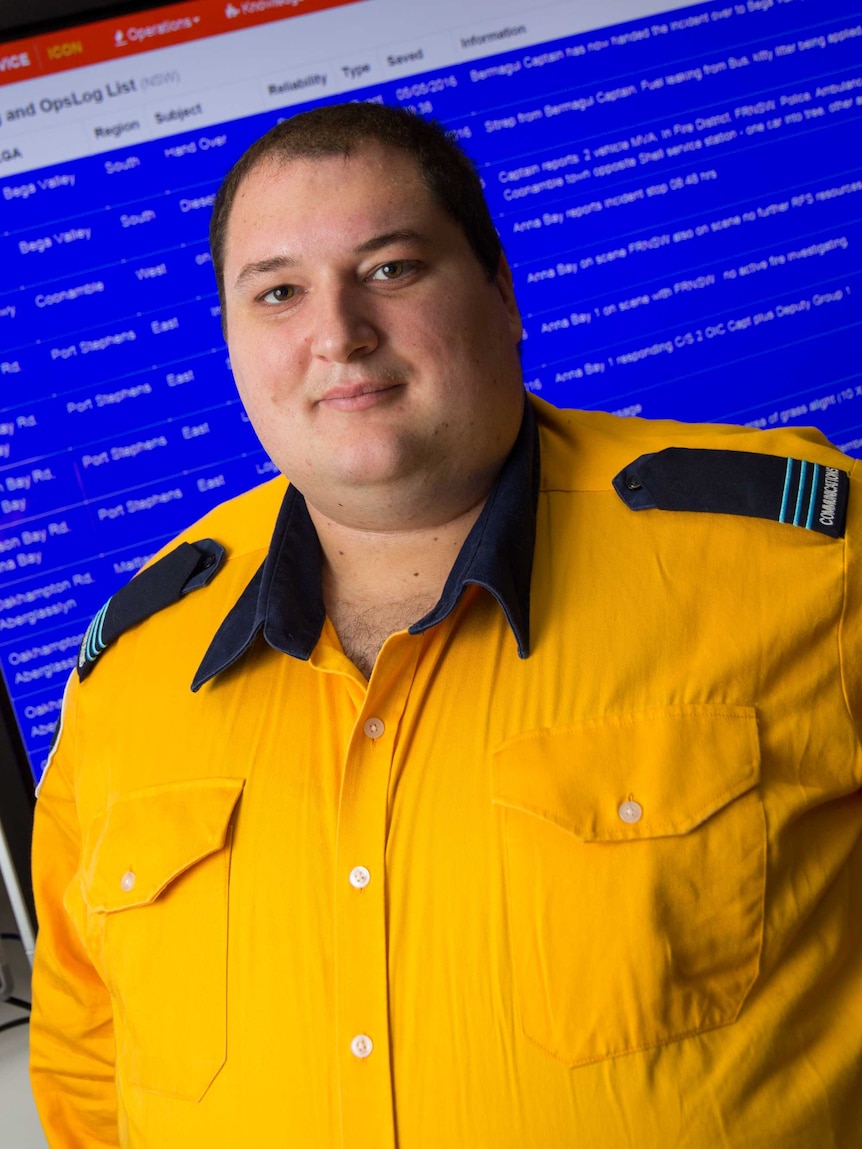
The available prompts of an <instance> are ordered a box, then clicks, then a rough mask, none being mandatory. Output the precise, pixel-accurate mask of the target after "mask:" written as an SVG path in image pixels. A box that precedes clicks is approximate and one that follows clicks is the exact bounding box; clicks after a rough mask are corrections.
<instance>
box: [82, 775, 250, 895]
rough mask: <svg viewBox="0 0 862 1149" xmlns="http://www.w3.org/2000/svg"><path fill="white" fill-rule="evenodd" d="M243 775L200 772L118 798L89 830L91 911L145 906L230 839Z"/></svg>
mask: <svg viewBox="0 0 862 1149" xmlns="http://www.w3.org/2000/svg"><path fill="white" fill-rule="evenodd" d="M244 784H245V781H244V779H242V778H201V779H198V780H196V781H194V782H177V783H168V784H166V785H163V786H151V787H148V788H147V789H146V790H136V791H134V792H132V793H129V794H123V795H122V796H121V797H119V798H117V799H115V800H114V801H113V802H112V803H111V805H110V806H109V807H108V809H107V810H106V811H105V813H104V814H103V815H101V817H99V818H97V819H96V820H95V822H94V823H93V824H92V826H91V828H90V832H89V833H88V835H87V843H86V846H85V849H84V859H85V862H84V869H83V872H82V875H81V884H82V889H83V894H84V900H85V901H86V903H87V905H88V906H89V907H90V909H91V910H97V911H102V912H104V913H111V912H112V911H115V910H124V909H130V908H132V907H133V906H144V905H147V904H148V903H150V902H152V901H154V900H155V899H156V898H157V897H158V896H159V894H160V893H161V892H162V890H164V888H165V887H166V886H167V885H168V884H169V883H170V882H172V881H173V880H174V878H176V877H178V876H179V875H180V874H181V873H183V871H184V870H187V869H188V868H189V867H190V866H193V865H195V863H196V862H199V861H201V859H203V858H205V857H207V856H208V855H209V854H212V853H215V852H216V851H217V850H220V849H221V848H222V846H223V845H224V843H225V838H226V836H227V831H228V826H229V824H230V819H231V815H232V813H233V810H234V807H235V806H236V803H237V799H238V798H239V796H240V793H241V792H242V788H243V786H244Z"/></svg>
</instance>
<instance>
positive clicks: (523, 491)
mask: <svg viewBox="0 0 862 1149" xmlns="http://www.w3.org/2000/svg"><path fill="white" fill-rule="evenodd" d="M538 496H539V435H538V430H537V427H536V419H535V415H534V414H533V410H532V407H531V406H530V404H529V403H525V404H524V418H523V421H522V423H521V429H520V431H519V432H518V438H517V439H516V440H515V445H514V446H513V447H512V450H511V451H510V452H509V455H508V457H507V459H506V462H505V463H504V464H503V468H502V470H501V471H500V474H499V477H498V478H497V482H496V484H495V486H494V489H493V490H492V491H491V494H490V495H489V496H488V500H487V502H486V503H485V506H484V507H483V508H482V512H481V514H480V515H479V518H478V519H477V520H476V522H475V523H474V525H473V528H472V530H471V531H470V533H469V535H468V536H467V538H466V539H465V540H464V545H463V546H462V547H461V550H460V552H459V554H458V558H457V559H456V560H455V565H454V566H453V567H452V570H451V571H450V572H449V577H448V578H447V580H446V585H445V586H444V587H443V593H442V594H441V596H440V599H439V601H438V602H437V605H436V606H435V607H434V608H433V610H431V611H429V612H428V614H426V615H425V616H424V617H423V618H420V619H419V620H418V622H414V623H413V625H412V626H410V627H409V628H408V630H409V633H410V634H421V633H422V632H423V631H425V630H428V629H429V627H432V626H435V625H436V624H437V623H438V622H442V621H443V619H444V618H446V617H447V616H448V615H449V614H451V612H452V611H453V610H454V609H455V606H456V604H457V602H458V600H459V599H460V597H461V595H462V593H463V591H464V588H465V587H466V586H467V585H468V584H471V583H472V584H475V585H477V586H481V587H484V588H485V589H486V590H487V591H489V592H490V593H491V594H492V595H493V596H494V598H495V599H496V600H497V602H498V603H499V604H500V607H501V609H502V610H503V613H504V614H505V616H506V620H507V622H508V623H509V626H510V627H511V629H512V633H513V635H514V637H515V640H516V642H517V644H518V655H519V656H520V657H521V658H526V657H527V656H528V654H529V651H530V576H531V574H532V570H533V548H534V545H535V540H536V504H537V502H538ZM320 566H321V552H320V543H319V541H318V538H317V532H316V531H315V529H314V524H313V523H312V521H311V517H310V515H309V513H308V508H307V507H306V505H305V499H304V498H303V497H302V495H301V494H300V492H299V491H298V490H297V489H296V488H295V487H292V486H291V487H288V488H287V492H286V493H285V496H284V501H283V502H282V504H281V510H280V512H279V515H278V519H277V520H276V524H275V530H274V532H273V536H272V542H271V543H270V547H269V552H268V554H267V556H266V559H265V560H264V562H263V565H262V566H261V567H260V569H259V570H258V572H257V574H255V576H254V578H253V579H252V580H251V582H250V583H249V584H248V586H247V587H246V589H245V590H244V591H243V593H242V595H241V596H240V598H239V600H238V601H237V603H236V605H235V606H234V607H233V608H232V609H231V611H230V613H229V614H228V616H227V618H225V620H224V622H223V623H222V624H221V626H220V627H219V629H218V631H217V632H216V635H215V637H214V638H213V640H212V642H211V643H210V646H209V649H208V650H207V652H206V654H205V655H204V658H203V661H202V662H201V664H200V666H199V667H198V671H197V674H196V675H195V678H194V681H193V683H192V690H198V689H200V687H201V686H203V684H204V683H205V682H208V681H209V680H210V679H211V678H214V677H215V676H216V675H217V674H220V673H221V671H223V670H226V669H227V668H228V667H229V666H231V665H232V664H233V663H234V662H236V660H237V659H238V658H240V657H241V656H242V655H243V654H244V653H245V652H246V651H247V650H248V649H249V647H250V646H251V645H252V643H253V642H254V640H255V638H256V637H257V635H258V634H259V633H261V632H262V633H263V637H264V639H265V640H266V642H268V643H269V645H270V646H271V647H273V649H274V650H280V651H282V652H283V653H284V654H289V655H291V656H292V657H293V658H300V659H308V658H310V657H311V652H312V651H313V650H314V648H315V646H316V645H317V642H318V639H319V638H320V632H321V630H322V629H323V623H324V619H325V617H326V611H325V608H324V605H323V595H322V591H321V580H320Z"/></svg>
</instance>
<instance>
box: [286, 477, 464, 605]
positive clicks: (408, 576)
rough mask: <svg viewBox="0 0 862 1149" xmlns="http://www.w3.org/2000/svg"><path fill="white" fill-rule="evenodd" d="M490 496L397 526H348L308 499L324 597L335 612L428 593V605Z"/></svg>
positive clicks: (415, 598)
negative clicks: (429, 520) (438, 518)
mask: <svg viewBox="0 0 862 1149" xmlns="http://www.w3.org/2000/svg"><path fill="white" fill-rule="evenodd" d="M486 498H487V495H485V496H483V497H482V498H481V499H480V500H479V501H478V502H475V503H474V504H473V505H472V506H470V507H469V508H468V509H467V510H466V511H462V512H461V513H459V514H457V515H455V516H454V517H452V518H450V519H448V520H447V521H445V522H442V523H435V524H433V525H426V526H418V527H408V528H404V529H398V530H383V529H368V528H365V527H356V526H352V525H348V524H345V523H342V522H338V521H336V520H335V519H332V518H330V517H329V516H327V515H324V514H322V513H321V512H320V511H318V510H317V509H315V508H314V507H313V506H311V505H310V504H309V505H308V511H309V514H310V516H311V519H312V521H313V523H314V526H315V529H316V530H317V535H318V538H319V539H320V546H321V550H322V552H323V570H322V575H323V598H324V602H325V604H326V607H327V610H328V611H330V613H332V608H333V606H334V604H336V603H342V604H344V603H351V604H353V605H354V606H356V607H359V608H361V607H363V606H373V605H376V604H382V603H386V602H393V603H399V602H402V603H407V602H409V601H418V600H422V601H425V600H427V599H429V597H430V600H431V601H430V603H429V609H430V607H431V606H433V605H434V603H435V602H436V601H437V599H438V598H439V597H440V594H441V592H442V590H443V586H444V584H445V582H446V579H447V577H448V575H449V572H450V570H451V569H452V566H453V564H454V562H455V559H456V558H457V557H458V552H459V551H460V549H461V547H462V545H463V543H464V540H465V539H466V537H467V535H468V534H469V533H470V529H471V528H472V526H473V524H474V523H475V522H476V519H477V518H478V517H479V514H480V512H481V510H482V507H483V506H484V504H485V499H486ZM423 613H424V612H423ZM417 617H419V615H417ZM414 621H415V620H414Z"/></svg>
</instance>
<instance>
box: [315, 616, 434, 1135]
mask: <svg viewBox="0 0 862 1149" xmlns="http://www.w3.org/2000/svg"><path fill="white" fill-rule="evenodd" d="M421 645H422V640H421V639H420V638H413V637H410V636H408V635H405V634H399V635H394V636H393V637H391V638H390V639H389V640H388V641H387V643H386V644H385V645H384V647H383V650H382V651H381V653H380V655H379V657H378V660H377V665H376V666H375V670H374V674H373V676H372V678H371V681H370V683H369V685H368V689H367V691H366V695H365V699H364V702H363V705H362V707H361V709H360V711H359V714H358V716H357V719H356V723H355V725H354V729H353V733H352V736H351V740H350V745H349V747H348V751H347V757H346V760H345V763H344V770H343V774H342V784H341V794H340V800H339V809H338V832H337V842H336V891H335V955H336V1042H337V1047H338V1048H337V1064H338V1075H339V1094H340V1100H341V1128H342V1145H343V1146H344V1149H396V1146H397V1135H396V1129H395V1103H394V1097H393V1092H392V1071H391V1057H390V1048H389V1034H390V1028H389V984H388V980H389V979H388V956H387V944H386V933H387V930H386V870H385V866H386V835H387V828H388V821H389V816H388V815H389V811H388V804H389V781H390V775H391V771H392V763H393V755H394V753H395V748H396V745H397V735H398V732H399V730H400V728H401V725H402V720H403V718H404V711H405V707H406V705H407V700H408V697H409V694H410V689H411V685H412V681H413V677H414V673H415V669H416V661H417V658H418V654H419V649H420V647H421Z"/></svg>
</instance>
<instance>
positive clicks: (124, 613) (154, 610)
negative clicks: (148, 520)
mask: <svg viewBox="0 0 862 1149" xmlns="http://www.w3.org/2000/svg"><path fill="white" fill-rule="evenodd" d="M285 489H286V482H285V480H284V479H274V480H272V481H270V482H268V483H265V484H263V485H262V486H261V487H256V488H254V489H253V490H251V491H248V492H246V493H244V494H242V495H239V496H238V497H236V498H234V499H230V500H228V501H226V502H224V503H222V504H220V505H219V506H217V507H215V508H214V509H213V510H212V511H210V512H209V513H208V514H207V515H205V516H204V517H203V518H202V519H199V520H198V521H197V522H196V523H194V524H193V525H192V526H191V527H189V528H188V529H187V530H185V531H183V533H182V534H180V535H178V536H177V537H176V538H175V539H173V540H172V541H171V542H170V543H169V544H167V546H165V547H163V548H162V549H161V550H160V551H159V552H158V553H157V554H155V555H154V556H153V557H152V559H150V561H149V562H148V563H147V564H146V565H145V566H144V567H143V568H142V569H141V570H140V571H139V572H138V573H137V574H136V576H135V577H134V578H133V579H132V580H131V581H130V582H128V583H126V584H125V585H124V586H122V587H121V588H120V589H119V590H117V591H116V592H115V593H114V594H113V595H112V596H111V597H110V598H109V599H108V601H107V602H106V603H104V604H103V606H102V607H101V609H100V610H99V611H98V613H97V614H96V616H95V617H94V618H93V620H92V622H91V623H90V626H89V627H88V629H87V632H86V634H85V635H84V639H83V642H82V643H81V647H80V650H79V653H78V676H79V678H81V679H84V678H86V677H87V676H88V675H89V674H90V673H91V672H92V670H93V669H94V667H95V665H96V663H97V662H98V660H99V659H100V658H101V656H102V654H103V653H104V652H105V651H106V650H107V649H108V648H109V647H110V646H111V645H112V644H113V643H114V642H115V641H116V640H117V639H118V638H120V637H121V636H122V635H123V634H125V633H126V632H127V631H130V630H132V629H133V628H135V627H137V626H138V625H139V624H141V623H144V622H146V621H147V620H149V619H151V618H153V617H154V616H156V615H159V614H161V613H162V612H164V611H167V610H168V609H169V608H175V609H180V610H181V612H182V621H180V620H179V619H178V618H177V617H175V616H172V626H173V627H175V628H176V627H178V626H179V628H180V629H182V631H183V632H187V631H188V629H189V627H190V626H191V625H192V619H193V618H195V617H197V618H198V621H199V622H200V623H201V624H202V625H203V626H204V628H205V629H206V628H207V627H208V626H210V625H211V622H209V621H208V620H212V619H219V618H221V617H223V616H224V615H225V614H226V613H227V611H228V610H229V609H230V607H231V606H232V605H233V603H234V602H235V601H236V599H237V598H238V596H239V594H241V592H242V590H243V589H244V588H245V586H246V585H247V584H248V582H249V580H250V579H251V578H252V577H253V575H254V573H255V572H256V571H257V569H258V568H259V567H260V565H261V563H262V562H263V560H264V558H265V556H266V552H267V550H268V547H269V543H270V538H271V535H272V529H273V525H274V523H275V520H276V517H277V515H278V509H279V506H280V505H281V501H282V499H283V497H284V491H285ZM210 588H212V589H210ZM204 590H206V596H207V597H206V601H205V602H203V603H201V602H197V604H196V606H195V605H192V606H191V608H190V609H183V607H181V606H180V604H183V606H184V604H185V603H186V601H187V600H188V601H191V600H198V599H199V592H202V591H204Z"/></svg>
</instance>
